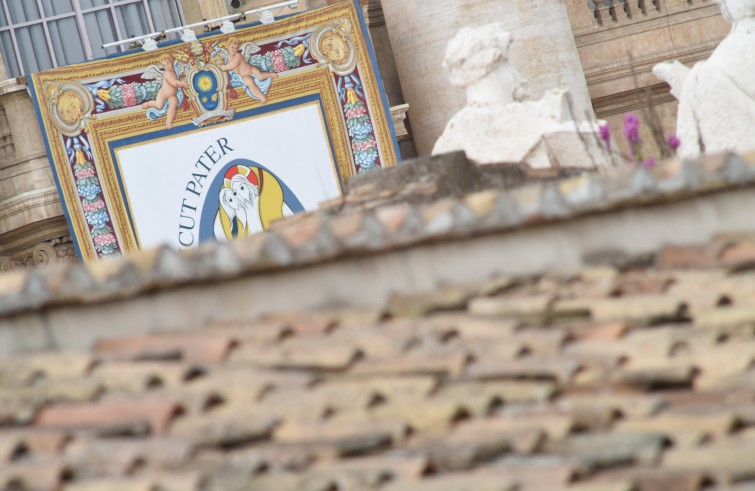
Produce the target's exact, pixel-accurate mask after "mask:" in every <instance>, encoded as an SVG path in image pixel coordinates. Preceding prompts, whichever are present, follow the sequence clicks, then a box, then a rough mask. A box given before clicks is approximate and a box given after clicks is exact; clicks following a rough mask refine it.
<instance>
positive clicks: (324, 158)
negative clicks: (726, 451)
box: [31, 2, 398, 260]
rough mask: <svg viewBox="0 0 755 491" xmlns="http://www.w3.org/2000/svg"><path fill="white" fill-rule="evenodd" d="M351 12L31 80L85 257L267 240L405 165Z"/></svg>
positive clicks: (345, 7)
mask: <svg viewBox="0 0 755 491" xmlns="http://www.w3.org/2000/svg"><path fill="white" fill-rule="evenodd" d="M379 80H380V78H379V74H378V73H377V67H376V62H375V58H374V55H373V53H372V48H371V46H370V43H369V38H368V36H367V32H366V28H365V25H364V22H363V20H362V18H361V13H360V10H359V9H358V8H357V6H356V5H355V4H353V3H351V2H344V3H339V4H336V5H333V6H329V7H326V8H324V9H320V10H315V11H310V12H306V13H303V14H300V15H296V16H292V17H288V18H283V19H279V20H277V21H276V22H275V23H273V24H266V25H251V26H249V27H244V28H237V30H236V32H234V33H231V34H227V35H224V34H217V35H206V36H200V37H199V39H198V40H196V41H194V42H191V43H184V42H180V41H176V42H171V43H167V45H165V46H163V47H161V48H160V49H158V50H156V51H150V52H146V51H141V50H139V51H130V52H128V53H125V54H122V55H119V56H114V57H111V58H107V59H102V60H96V61H93V62H89V63H84V64H80V65H72V66H68V67H63V68H58V69H54V70H50V71H47V72H42V73H38V74H34V75H33V76H32V77H31V86H32V96H33V98H34V100H35V103H36V105H37V110H38V117H39V120H40V124H41V126H42V128H43V132H44V134H45V136H46V139H47V150H48V153H49V155H50V160H51V162H52V165H53V170H54V174H55V178H56V182H57V184H58V187H59V190H60V194H61V199H62V201H63V204H64V208H65V211H66V217H67V219H68V222H69V227H70V229H71V232H72V233H71V235H72V238H73V240H74V243H75V245H76V249H77V251H78V253H79V255H80V256H81V257H82V258H83V259H84V260H96V259H100V258H104V257H112V256H114V255H119V254H122V253H125V252H128V251H134V250H138V249H141V248H146V247H153V246H156V245H159V244H164V243H168V244H170V245H173V246H175V247H176V248H179V249H185V248H191V247H195V246H196V245H197V244H199V243H200V242H202V241H205V240H233V239H236V238H239V237H245V236H248V235H251V234H253V233H255V232H258V231H261V230H265V229H266V228H268V227H269V226H270V224H271V223H272V222H273V221H275V220H276V219H279V218H281V217H284V216H287V215H290V214H293V213H297V212H301V211H304V210H310V209H313V208H316V207H317V205H318V204H319V203H321V202H323V201H326V200H329V199H332V198H336V197H338V196H340V195H341V193H342V189H343V184H344V182H345V180H346V179H347V178H348V177H350V176H352V175H354V174H356V173H361V172H368V171H370V170H373V169H377V168H379V167H383V166H390V165H394V164H395V163H396V162H397V159H398V151H397V146H396V139H395V135H394V133H393V128H392V125H391V119H390V117H389V114H388V112H387V110H388V107H387V102H386V99H385V95H384V93H383V90H382V86H381V84H380V82H379Z"/></svg>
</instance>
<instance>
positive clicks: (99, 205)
mask: <svg viewBox="0 0 755 491" xmlns="http://www.w3.org/2000/svg"><path fill="white" fill-rule="evenodd" d="M83 208H84V212H86V213H90V212H93V211H98V210H101V209H103V208H105V202H104V201H102V200H99V201H95V202H94V203H84V205H83Z"/></svg>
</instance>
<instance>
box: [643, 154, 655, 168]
mask: <svg viewBox="0 0 755 491" xmlns="http://www.w3.org/2000/svg"><path fill="white" fill-rule="evenodd" d="M653 167H655V159H654V158H653V157H649V158H648V159H647V160H645V168H646V169H652V168H653Z"/></svg>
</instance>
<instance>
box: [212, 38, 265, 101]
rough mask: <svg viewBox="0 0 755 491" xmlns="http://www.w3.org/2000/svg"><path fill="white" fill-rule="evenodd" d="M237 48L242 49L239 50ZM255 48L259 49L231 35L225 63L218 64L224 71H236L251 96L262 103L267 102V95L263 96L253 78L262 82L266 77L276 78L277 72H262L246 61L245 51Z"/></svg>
mask: <svg viewBox="0 0 755 491" xmlns="http://www.w3.org/2000/svg"><path fill="white" fill-rule="evenodd" d="M239 48H244V49H243V50H240V49H239ZM255 48H256V50H257V51H259V47H257V46H256V45H255V44H253V43H244V44H243V45H242V44H241V41H239V38H237V37H236V36H233V37H231V38H230V39H228V57H227V58H226V60H225V63H224V64H222V65H220V69H221V70H223V71H226V72H234V73H236V74H237V75H238V76H239V77H240V78H241V81H242V82H243V84H244V86H245V87H246V89H247V90H248V91H249V92H251V94H252V96H253V97H255V98H256V99H259V100H260V101H261V102H262V103H263V104H264V103H266V102H267V97H265V94H264V93H263V92H262V90H261V89H260V87H259V86H258V84H257V83H256V82H255V79H257V80H258V81H260V82H263V81H265V80H268V79H274V78H278V74H277V73H267V72H262V71H260V70H259V69H258V68H257V67H255V66H252V65H250V64H249V62H248V61H247V52H248V51H253V50H254V49H255ZM252 77H254V78H252Z"/></svg>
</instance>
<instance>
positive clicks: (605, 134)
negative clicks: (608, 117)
mask: <svg viewBox="0 0 755 491" xmlns="http://www.w3.org/2000/svg"><path fill="white" fill-rule="evenodd" d="M598 131H599V132H600V139H601V140H603V141H604V142H605V143H606V146H607V147H608V148H611V127H610V126H608V124H602V125H600V127H599V128H598Z"/></svg>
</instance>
